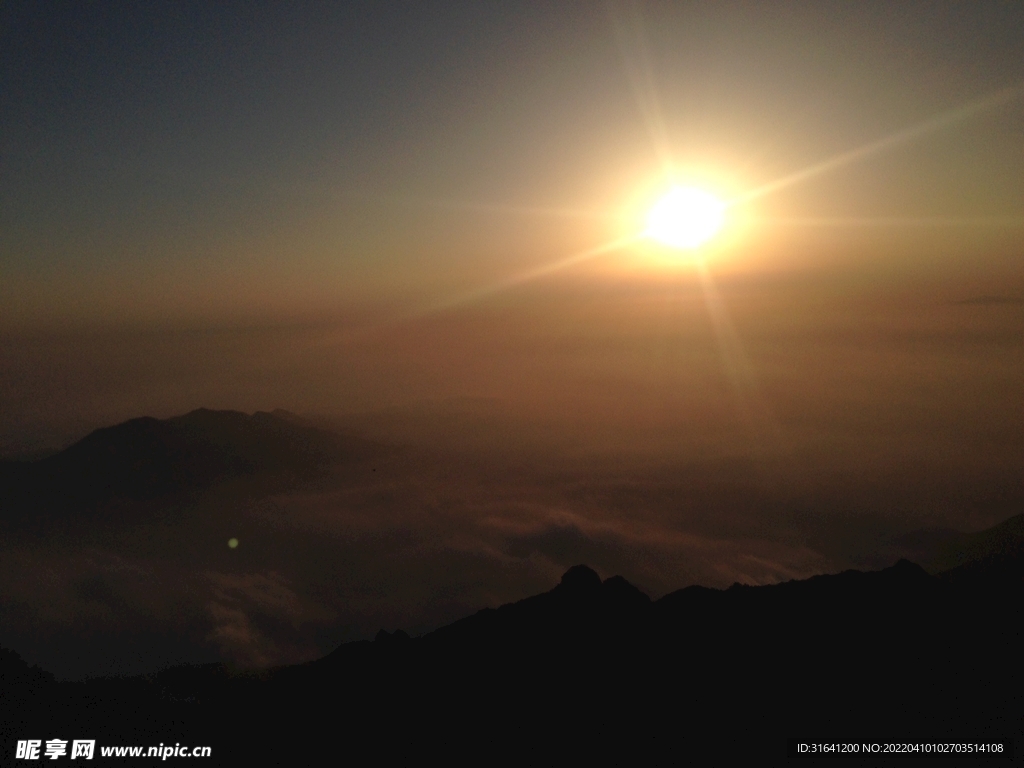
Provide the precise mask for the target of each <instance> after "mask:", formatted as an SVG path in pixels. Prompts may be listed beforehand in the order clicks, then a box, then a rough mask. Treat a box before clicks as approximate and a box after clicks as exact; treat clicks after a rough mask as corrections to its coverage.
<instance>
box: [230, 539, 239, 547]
mask: <svg viewBox="0 0 1024 768" xmlns="http://www.w3.org/2000/svg"><path fill="white" fill-rule="evenodd" d="M228 546H229V547H231V549H237V548H238V539H235V538H230V539H228Z"/></svg>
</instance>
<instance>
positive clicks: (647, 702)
mask: <svg viewBox="0 0 1024 768" xmlns="http://www.w3.org/2000/svg"><path fill="white" fill-rule="evenodd" d="M977 567H979V568H982V567H983V566H980V565H979V566H977ZM997 578H998V573H995V574H992V575H991V576H990V578H989V579H988V580H987V581H986V582H985V586H984V587H982V586H979V585H980V584H982V582H981V581H977V580H975V581H970V582H967V581H959V580H956V579H953V580H950V579H948V578H943V577H941V576H939V577H936V576H932V575H929V574H928V573H927V572H925V571H924V570H923V569H922V568H921V567H919V566H917V565H915V564H913V563H911V562H908V561H905V560H903V561H900V562H898V563H896V564H895V565H893V566H892V567H890V568H886V569H883V570H881V571H875V572H860V571H846V572H843V573H839V574H834V575H825V576H816V577H813V578H810V579H806V580H801V581H790V582H786V583H782V584H776V585H771V586H746V585H740V584H736V585H733V586H732V587H730V588H728V589H724V590H718V589H709V588H704V587H698V586H694V587H687V588H685V589H681V590H678V591H676V592H672V593H670V594H668V595H665V596H664V597H662V598H661V599H659V600H654V601H652V600H650V599H649V598H648V597H647V596H646V595H645V594H643V593H642V592H641V591H640V590H638V589H637V588H636V587H634V586H633V585H631V584H630V583H629V582H627V581H626V580H625V579H623V578H621V577H618V576H615V577H611V578H608V579H604V580H602V579H601V578H600V577H599V576H598V574H597V573H596V572H595V571H593V570H592V569H590V568H588V567H586V566H583V565H579V566H575V567H573V568H571V569H569V570H568V571H567V572H566V573H565V575H564V576H563V577H562V579H561V581H560V583H559V584H558V585H557V586H555V587H554V588H553V589H552V590H550V591H548V592H546V593H543V594H539V595H535V596H533V597H528V598H526V599H523V600H520V601H518V602H516V603H511V604H508V605H503V606H501V607H500V608H497V609H484V610H481V611H479V612H477V613H475V614H473V615H471V616H468V617H466V618H464V619H461V620H459V621H456V622H454V623H452V624H450V625H447V626H445V627H442V628H440V629H437V630H435V631H433V632H430V633H428V634H426V635H423V636H421V637H418V638H411V637H409V636H408V635H407V634H406V633H404V632H402V631H401V630H398V631H395V632H389V631H386V630H382V631H381V632H379V633H378V634H377V637H376V638H375V640H373V641H358V642H352V643H346V644H344V645H342V646H340V647H339V648H338V649H336V650H335V651H334V652H332V653H330V654H328V655H327V656H326V657H324V658H322V659H319V660H317V661H314V662H310V663H307V664H302V665H298V666H291V667H283V668H278V669H274V670H268V671H265V672H262V673H251V674H240V673H231V672H230V671H229V670H227V669H226V668H225V667H223V666H221V665H207V666H203V667H179V668H175V669H170V670H166V671H164V672H161V673H158V674H156V675H150V676H145V677H141V678H128V679H107V680H92V681H89V682H86V683H54V682H49V681H47V680H46V679H45V678H41V677H38V676H37V677H36V678H34V679H35V681H36V682H35V684H34V685H32V686H27V687H26V686H22V687H21V688H20V689H19V691H18V692H17V696H16V697H13V698H10V699H8V700H7V701H5V704H4V706H5V708H6V712H5V713H4V714H5V716H6V717H8V718H10V719H12V722H13V723H14V726H15V727H14V728H13V729H11V730H12V731H13V732H17V733H18V734H24V735H23V736H19V738H26V737H29V736H30V735H31V734H35V733H36V732H37V731H39V732H40V733H41V730H40V729H42V730H45V731H46V733H45V734H44V735H43V737H45V738H48V737H49V734H51V733H54V734H59V733H70V731H71V730H75V731H76V733H83V734H85V733H87V734H89V738H97V740H98V741H100V742H101V743H115V744H127V743H138V744H148V743H152V744H156V743H157V742H159V741H166V740H167V739H168V738H170V737H169V736H168V732H169V731H173V733H174V734H175V735H174V737H173V738H175V739H180V740H181V741H183V742H184V741H185V740H186V739H187V740H188V741H189V742H190V743H195V744H212V745H213V746H214V750H215V752H214V757H215V758H217V760H215V761H214V762H217V761H220V764H247V761H253V760H256V761H259V762H261V763H264V764H266V763H267V761H271V762H273V761H289V760H296V759H298V760H312V759H314V758H316V757H319V756H320V755H321V754H326V753H325V752H324V750H334V751H333V752H332V753H333V754H342V755H350V756H356V755H371V754H372V755H375V756H376V757H378V758H379V759H383V760H386V761H388V762H393V761H395V760H408V759H413V758H415V757H417V756H419V757H424V756H427V755H431V754H442V753H443V754H444V755H446V756H448V757H449V758H456V757H457V758H458V759H466V758H473V759H478V760H479V759H485V758H486V759H504V758H507V757H509V756H513V755H514V756H516V757H517V759H528V760H531V762H552V761H553V760H555V759H561V758H562V757H566V758H567V759H569V758H571V756H573V755H575V756H576V758H577V759H579V758H580V757H582V756H585V755H590V756H593V755H599V756H602V757H603V758H604V759H629V760H633V761H641V762H664V761H665V760H682V759H686V760H700V761H702V762H712V763H714V762H716V761H719V760H721V761H724V762H726V763H728V762H732V761H734V760H736V759H745V760H756V761H758V762H759V764H771V763H773V762H779V761H781V760H782V759H784V756H785V746H786V740H787V739H790V738H799V739H806V740H823V739H828V740H835V739H843V740H858V741H867V740H871V741H880V740H886V739H889V740H904V741H911V740H918V741H920V740H946V741H949V740H954V739H955V740H960V741H967V740H971V741H976V740H985V741H989V742H991V741H995V740H997V739H1007V738H1013V737H1014V736H1018V737H1019V730H1020V722H1021V715H1022V714H1024V713H1022V704H1021V697H1020V690H1021V683H1022V682H1024V680H1022V670H1021V665H1020V664H1019V660H1018V657H1019V627H1020V626H1022V625H1024V622H1021V619H1022V618H1024V617H1022V616H1021V613H1022V606H1024V600H1021V597H1024V590H1022V589H1021V584H1020V583H1019V581H1018V582H1013V581H1010V582H1006V583H1003V584H1002V585H1001V586H1000V587H999V588H998V589H995V588H993V587H992V585H993V584H994V583H995V580H996V579H997ZM40 723H45V727H44V726H43V725H40ZM171 724H173V725H171ZM33 737H38V736H33ZM62 738H63V736H62ZM3 748H4V749H5V750H7V749H13V746H12V745H11V744H7V743H5V744H4V746H3ZM723 756H724V757H723Z"/></svg>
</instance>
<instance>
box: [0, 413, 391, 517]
mask: <svg viewBox="0 0 1024 768" xmlns="http://www.w3.org/2000/svg"><path fill="white" fill-rule="evenodd" d="M382 450H383V446H381V445H378V444H376V443H373V442H371V441H368V440H363V439H360V438H354V437H349V436H342V435H339V434H336V433H334V432H328V431H326V430H322V429H318V428H316V427H314V426H312V425H309V424H307V423H305V422H304V421H303V420H302V419H300V418H299V417H298V416H295V415H294V414H291V413H288V412H287V411H281V410H278V411H274V412H272V413H266V412H261V411H258V412H256V413H254V414H252V415H248V414H245V413H241V412H238V411H212V410H208V409H205V408H201V409H198V410H195V411H192V412H190V413H187V414H185V415H183V416H176V417H173V418H170V419H163V420H161V419H155V418H151V417H142V418H137V419H131V420H129V421H126V422H124V423H122V424H118V425H116V426H112V427H106V428H103V429H97V430H95V431H94V432H91V433H90V434H88V435H87V436H86V437H84V438H82V439H81V440H79V441H78V442H77V443H75V444H73V445H71V446H69V447H68V448H66V449H64V450H63V451H60V452H59V453H57V454H55V455H52V456H49V457H47V458H44V459H39V460H37V461H32V462H24V461H0V510H2V514H3V516H4V517H5V518H7V519H8V520H10V519H11V518H16V517H18V516H19V514H20V515H25V514H28V515H31V516H32V517H37V516H40V515H45V514H47V513H50V514H61V513H65V512H75V513H79V512H83V511H88V510H90V509H94V508H95V507H96V506H97V505H102V504H103V503H106V502H110V501H112V500H132V501H143V502H151V501H153V500H158V499H162V498H167V497H172V496H176V495H185V496H190V495H191V496H194V495H195V494H197V493H200V492H202V491H203V490H205V489H207V488H209V487H211V486H213V485H215V484H217V483H219V482H222V481H225V480H230V479H233V478H244V477H257V476H259V477H261V478H263V479H267V478H274V479H277V480H279V481H281V482H282V483H283V484H285V485H288V484H291V483H294V482H298V481H301V480H308V479H312V478H315V477H317V476H319V475H321V474H323V473H324V472H326V471H327V470H328V468H329V467H330V466H331V465H332V464H336V463H338V462H343V461H355V460H359V459H364V458H368V457H370V456H373V455H376V454H379V453H380V452H381V451H382Z"/></svg>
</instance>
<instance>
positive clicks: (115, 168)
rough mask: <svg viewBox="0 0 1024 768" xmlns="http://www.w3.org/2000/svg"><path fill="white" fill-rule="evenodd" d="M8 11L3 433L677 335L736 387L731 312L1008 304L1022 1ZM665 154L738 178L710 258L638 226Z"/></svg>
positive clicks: (572, 382) (371, 402)
mask: <svg viewBox="0 0 1024 768" xmlns="http://www.w3.org/2000/svg"><path fill="white" fill-rule="evenodd" d="M0 14H2V16H0V35H2V36H3V39H2V45H0V72H2V74H0V88H2V96H3V98H2V107H0V122H2V126H0V128H2V129H0V135H2V136H3V140H2V145H0V269H2V274H3V278H4V279H3V280H2V281H0V336H2V338H3V341H4V346H3V353H4V357H5V359H6V363H7V364H6V365H5V366H3V368H4V374H3V375H2V377H0V387H3V392H4V394H5V400H6V401H7V402H8V408H7V409H5V411H6V412H5V415H4V418H3V422H4V423H3V424H2V425H0V432H3V433H5V434H4V438H3V440H4V442H5V443H7V444H8V446H7V450H12V449H13V448H16V447H17V445H21V444H23V445H24V446H28V447H31V446H32V445H36V444H40V443H45V442H47V441H49V442H53V441H55V440H57V441H59V440H64V441H67V440H68V439H70V438H71V437H72V436H74V435H75V434H78V433H80V432H82V431H83V430H84V429H85V427H86V426H89V425H91V426H97V425H100V424H103V423H109V422H110V420H120V419H123V418H128V417H130V416H134V415H138V414H139V413H143V412H145V413H154V414H155V415H162V416H167V415H172V414H174V413H180V412H184V411H185V410H188V409H190V408H193V407H199V406H203V405H213V404H214V401H216V403H217V404H218V405H221V406H222V407H243V406H244V407H249V408H255V407H264V408H273V407H288V408H292V409H294V410H297V411H300V412H310V411H316V412H321V413H322V412H341V411H351V410H360V409H373V408H379V407H390V406H395V405H402V404H408V403H412V402H420V401H424V400H436V399H438V398H442V399H443V398H451V397H456V398H457V397H500V398H507V397H509V396H510V394H516V393H518V394H519V395H520V396H519V399H520V400H523V399H525V400H529V401H530V403H531V404H532V406H533V407H535V408H541V409H543V406H544V404H545V402H548V401H550V402H554V401H557V400H558V397H553V396H554V395H556V394H557V393H558V392H561V393H562V395H561V397H562V399H565V397H569V398H570V399H573V400H580V401H587V400H588V390H594V389H595V387H594V386H588V385H587V384H586V381H583V382H581V379H583V380H587V381H590V382H591V384H596V383H597V382H596V380H597V379H601V380H603V381H607V379H608V377H609V376H612V377H618V378H619V379H621V380H623V383H622V386H623V387H626V388H632V386H633V385H631V384H630V385H627V384H626V383H625V381H628V380H629V379H630V378H631V377H632V376H633V375H634V373H635V372H636V371H637V368H636V360H635V359H630V358H637V356H639V357H642V358H644V359H646V360H648V362H650V354H648V353H647V352H645V351H644V345H645V344H646V345H647V346H648V348H649V347H650V343H648V342H649V341H650V337H652V336H659V335H660V336H662V337H663V339H668V340H669V341H664V342H663V340H662V339H659V340H658V341H656V342H651V343H653V344H655V346H657V345H658V344H662V343H665V344H669V345H670V346H671V343H672V342H671V339H672V338H673V337H674V336H680V335H681V336H684V337H685V336H687V335H688V334H691V331H692V332H695V333H696V334H697V336H698V337H699V338H700V339H701V342H700V343H710V344H712V345H715V344H717V345H718V346H719V347H720V348H722V349H725V348H726V347H728V348H730V349H731V352H729V354H728V355H727V356H728V357H730V359H729V360H727V359H725V358H723V361H722V362H721V363H712V364H713V365H718V366H719V372H718V374H714V373H713V372H711V371H709V372H708V374H709V375H719V374H720V373H721V370H726V371H728V370H730V369H732V370H733V373H732V374H730V375H731V376H732V379H736V376H737V374H736V370H737V366H739V367H740V368H746V369H749V370H748V373H747V374H744V376H741V378H745V380H746V381H747V384H746V385H744V386H748V388H749V386H752V384H751V382H754V381H755V380H756V379H757V377H758V376H760V375H762V374H763V372H760V373H759V372H757V371H755V370H753V369H751V367H750V366H751V364H753V365H754V367H755V368H756V366H757V365H758V361H757V360H753V361H750V360H747V361H746V362H744V358H745V357H746V356H747V355H748V351H747V350H746V349H745V347H744V345H745V344H754V343H756V342H755V341H754V340H753V339H749V338H748V339H744V338H743V334H744V333H746V334H747V335H748V336H749V335H753V336H757V335H758V334H763V333H764V332H766V331H768V329H770V328H776V329H777V330H778V332H780V333H786V334H789V335H793V334H797V335H799V334H812V335H813V334H816V335H818V336H819V337H820V336H822V335H826V336H827V335H828V334H843V333H846V334H849V333H863V334H866V335H867V336H868V337H869V336H870V334H871V333H874V332H878V333H882V332H885V331H892V330H893V329H894V327H896V326H897V325H898V326H901V327H904V328H905V327H906V326H907V325H908V324H909V325H924V326H930V325H934V324H936V323H938V324H940V325H943V324H944V325H946V326H949V325H950V324H952V325H953V326H955V325H957V324H958V323H961V322H964V323H967V324H968V325H971V324H974V325H977V324H979V323H980V324H982V325H985V324H986V323H989V324H992V323H994V326H993V328H992V329H991V333H994V334H996V335H999V334H1003V335H1004V336H1005V334H1006V333H1010V334H1013V333H1016V332H1017V331H1016V330H1015V329H1017V328H1018V325H1017V320H1016V319H1015V318H1016V315H1014V314H1013V310H1012V307H1013V306H1015V304H1014V302H1019V301H1020V300H1021V298H1022V297H1024V276H1022V274H1021V270H1020V265H1019V260H1020V255H1021V243H1022V239H1024V172H1022V171H1024V143H1022V139H1021V119H1022V117H1024V111H1022V110H1024V106H1022V103H1024V102H1022V98H1021V95H1022V92H1021V91H1020V90H1019V89H1020V88H1021V87H1022V86H1024V64H1022V63H1021V61H1020V57H1019V56H1018V45H1017V44H1018V36H1017V34H1016V33H1017V30H1019V29H1020V25H1021V22H1022V15H1021V14H1022V11H1021V10H1020V9H1019V8H1017V7H1016V6H1015V5H1013V4H1006V3H982V4H970V5H967V4H962V3H926V4H915V3H902V4H900V5H899V6H898V7H896V6H892V5H891V4H888V3H856V4H853V3H814V4H807V3H750V4H743V3H720V4H715V5H714V6H708V5H706V4H699V3H692V4H688V3H626V2H618V3H559V4H554V5H553V4H547V3H500V4H486V3H441V4H421V3H374V4H372V5H370V4H351V3H344V4H305V3H297V4H289V5H288V6H287V7H284V6H280V5H278V4H272V3H270V4H260V3H255V4H254V3H239V4H232V3H218V4H216V5H214V6H211V5H210V4H206V3H187V2H185V3H124V4H118V3H104V4H78V5H73V6H71V5H67V4H62V3H5V4H4V7H3V9H2V10H0ZM673 183H680V184H688V185H696V186H698V187H702V188H704V189H707V190H709V191H711V192H713V193H715V194H717V195H718V196H720V197H722V198H723V199H727V200H730V201H737V203H736V205H735V206H734V207H733V208H731V209H730V210H729V215H728V216H727V221H726V226H725V229H724V231H723V232H722V233H721V234H720V235H719V236H718V237H717V238H715V239H714V240H713V241H712V242H711V243H709V244H707V245H706V246H705V247H704V248H702V249H701V250H700V251H698V252H697V253H696V257H695V255H694V254H687V253H683V254H679V253H672V252H666V249H664V248H662V249H657V248H652V247H651V244H650V242H649V241H645V240H644V239H643V238H639V239H635V236H636V235H637V234H638V233H640V232H641V231H642V229H643V219H644V216H645V213H646V211H647V210H648V208H649V207H650V206H651V205H652V204H653V203H654V202H655V201H656V200H657V198H658V196H659V195H660V194H662V193H663V192H664V191H665V190H666V189H667V188H668V186H669V185H671V184H673ZM620 238H627V239H630V238H632V239H630V240H629V242H627V244H626V245H625V246H624V247H621V248H614V247H612V248H606V246H608V244H610V243H615V242H617V241H619V239H620ZM592 251H593V254H594V255H592V256H590V257H587V258H583V259H581V260H578V261H573V260H572V257H574V256H576V255H582V256H584V257H586V256H587V254H588V253H591V252H592ZM566 259H569V263H566V262H565V261H564V260H566ZM698 263H699V264H701V265H702V269H703V272H702V271H701V269H697V268H696V265H697V264H698ZM551 267H554V269H552V270H551V271H550V272H547V271H546V270H548V269H549V268H551ZM702 274H703V275H704V278H702V277H701V275H702ZM702 279H704V280H705V283H701V280H702ZM702 284H706V285H710V286H711V287H712V288H713V289H714V290H715V291H717V292H718V294H719V297H718V298H717V299H716V300H715V301H716V302H717V305H718V306H719V307H720V310H719V312H718V316H717V317H718V319H717V320H715V321H714V322H712V323H711V324H710V325H709V324H708V322H707V319H706V318H707V317H709V316H708V315H707V313H706V312H705V313H704V314H705V318H700V317H697V316H696V315H694V317H693V319H692V321H691V320H690V319H689V315H690V314H691V313H690V304H692V300H693V299H694V295H695V292H696V295H697V296H698V299H697V303H698V304H699V303H700V302H701V301H703V300H706V298H707V296H708V295H709V294H708V293H707V291H703V296H704V299H701V298H699V297H700V296H701V293H700V292H699V291H697V286H699V285H702ZM646 297H649V298H646ZM979 300H982V303H977V302H978V301H979ZM965 301H966V302H972V301H973V302H976V303H974V304H959V305H956V304H955V303H956V302H965ZM985 301H988V303H987V304H986V303H984V302H985ZM666 302H667V303H669V304H671V303H672V302H676V303H677V304H679V305H680V306H684V305H685V308H684V309H682V310H679V311H680V312H682V314H681V315H679V317H678V318H676V319H675V320H672V319H668V320H666V319H665V318H664V317H656V315H657V314H658V311H657V310H656V309H655V308H656V307H657V306H659V305H664V304H665V303H666ZM630 305H633V306H635V307H636V309H629V308H628V307H629V306H630ZM954 305H955V306H957V307H959V308H958V309H953V308H952V307H953V306H954ZM672 311H676V310H672ZM701 311H702V310H698V312H697V314H700V312H701ZM957 313H959V316H960V317H957V316H956V315H957ZM885 315H889V317H888V318H887V319H885V320H882V319H880V318H881V317H882V316H885ZM734 316H735V317H734ZM680 323H686V324H687V327H685V328H684V327H682V326H681V325H680ZM723 323H725V325H723ZM736 323H740V324H741V325H736ZM743 323H746V324H745V326H742V324H743ZM1007 323H1008V324H1009V326H1007ZM696 324H703V330H701V331H696V330H695V329H696V328H698V327H700V326H699V325H696ZM716 324H717V325H716ZM730 325H733V326H736V327H735V328H733V329H732V330H729V329H728V328H726V326H730ZM879 325H881V328H880V327H879ZM741 326H742V327H741ZM836 326H839V327H838V328H837V327H836ZM715 328H717V329H718V330H717V331H716V330H715ZM723 328H725V330H723ZM709 329H710V331H711V332H710V333H709V332H708V331H709ZM922 332H928V331H922ZM716 333H717V337H716V335H715V334H716ZM723 333H724V334H725V335H724V336H723ZM246 334H249V335H248V336H246ZM267 334H270V336H273V337H274V338H275V339H276V341H271V342H267V341H266V339H265V338H264V337H266V336H267ZM289 334H291V336H289V338H288V340H287V341H285V337H286V336H288V335H289ZM609 334H612V335H613V336H614V335H616V334H622V335H623V338H620V339H618V340H611V338H610V337H609ZM630 335H632V336H633V337H635V338H634V339H631V340H627V339H626V338H624V337H627V336H630ZM726 337H728V338H726ZM716 338H717V341H716V340H715V339H716ZM640 339H647V341H642V340H640ZM723 339H725V340H724V341H723ZM730 339H731V340H730ZM686 344H687V343H686V342H683V347H684V348H685V347H686ZM723 344H724V345H725V347H722V345H723ZM559 345H561V347H569V348H572V349H573V350H574V351H573V352H571V353H567V354H563V353H561V352H559V351H558V348H559ZM229 347H230V351H228V348H229ZM481 347H485V348H486V351H485V352H482V351H481ZM612 347H616V349H617V351H615V352H613V351H611V349H612ZM272 349H273V350H274V351H271V350H272ZM582 350H590V351H589V352H584V351H582ZM597 350H601V351H597ZM620 353H621V354H620ZM658 354H660V353H658ZM722 354H725V352H722ZM595 355H596V356H597V357H599V358H601V360H600V362H599V363H598V362H594V361H591V362H587V361H586V360H583V359H581V358H584V357H594V356H595ZM812 357H813V356H812ZM730 360H731V362H730ZM737 361H739V362H737ZM763 364H764V366H766V367H770V366H771V365H772V361H771V360H765V361H764V363H763ZM593 365H599V366H602V367H603V370H602V371H601V372H598V373H594V372H593V371H588V370H587V366H593ZM723 366H724V367H723ZM510 371H512V372H511V373H510ZM515 372H519V373H520V374H521V375H522V376H523V377H525V378H527V379H529V381H528V382H518V383H516V384H515V385H511V382H510V380H509V376H512V378H513V379H515V378H516V376H517V374H516V373H515ZM808 374H809V375H810V374H812V371H810V370H809V371H808ZM539 379H543V380H546V381H547V382H548V383H549V384H550V386H548V387H547V390H546V391H545V386H544V385H542V384H541V383H540V382H539ZM648 380H649V377H648ZM697 386H702V385H699V384H698V385H697ZM598 388H599V387H598ZM254 389H256V390H258V391H253V390H254ZM510 389H512V390H514V392H510V391H509V390H510ZM282 390H283V391H282ZM526 390H530V394H528V395H526V394H524V392H525V391H526ZM567 392H568V393H572V394H569V395H566V393H567ZM549 395H550V396H549ZM552 397H553V399H552ZM597 397H598V399H600V400H607V399H608V398H609V397H611V398H614V397H615V395H614V394H613V393H603V394H600V395H597ZM626 399H627V400H628V399H630V398H629V396H628V395H627V396H626ZM119 404H120V405H119ZM47 421H49V422H51V424H50V426H47V425H46V423H44V422H47ZM57 422H60V424H61V426H59V427H58V426H54V424H55V423H57Z"/></svg>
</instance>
